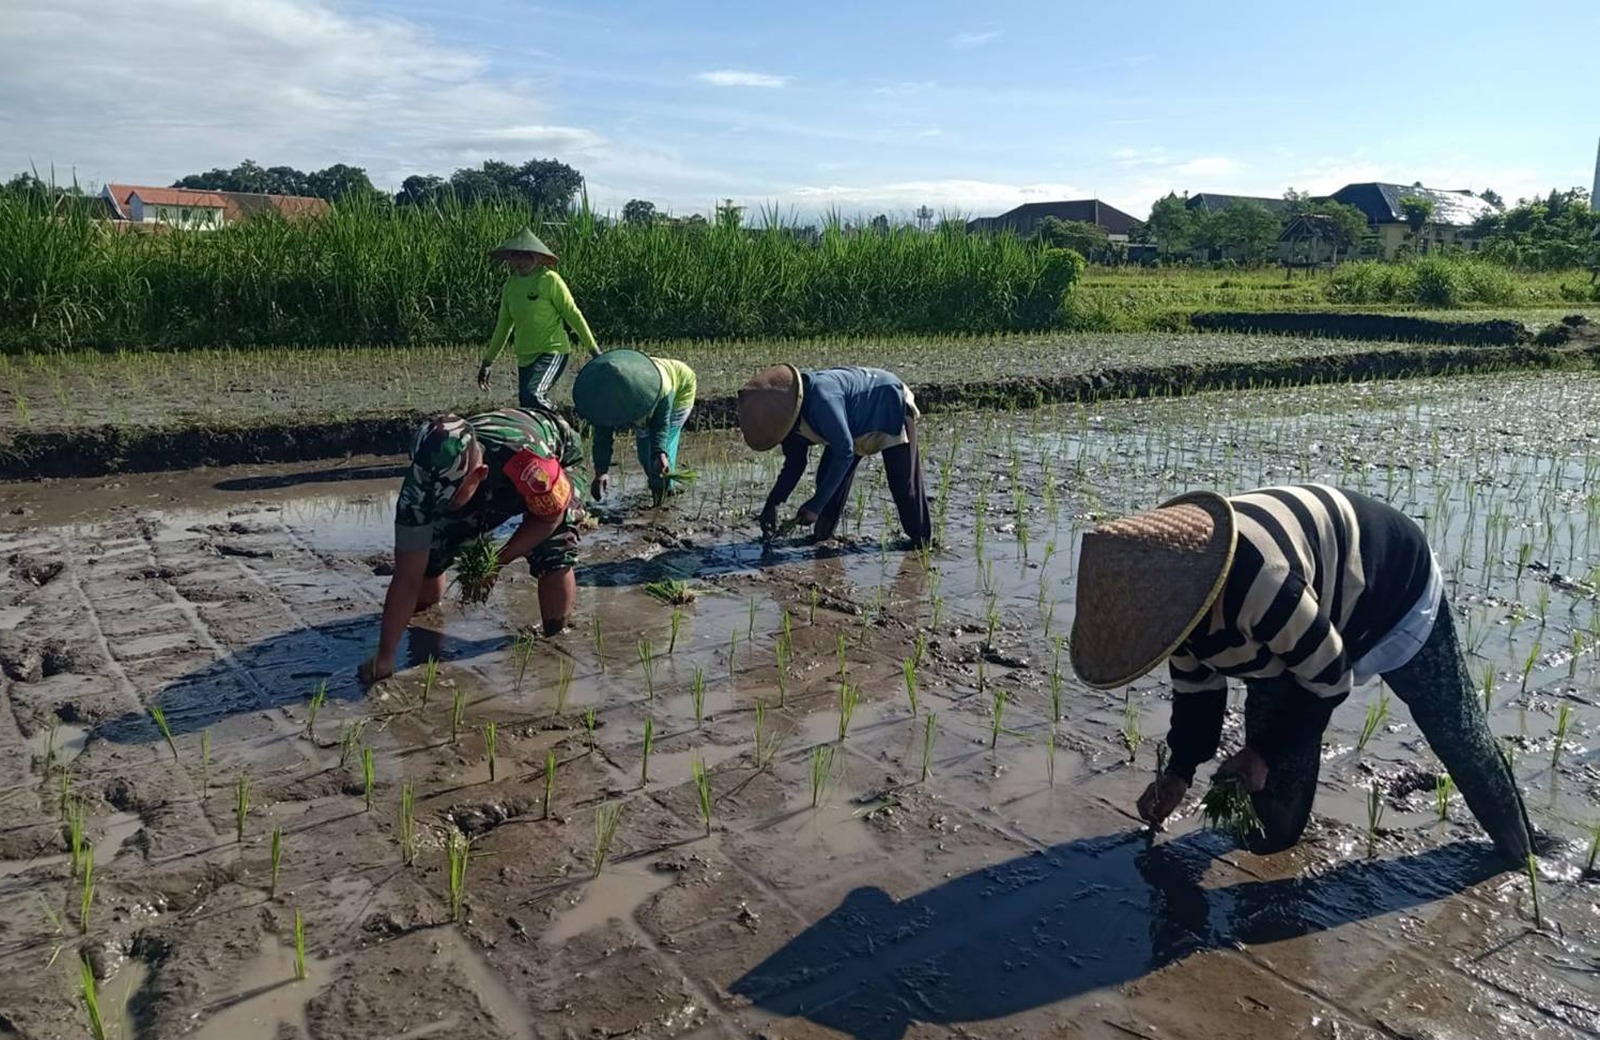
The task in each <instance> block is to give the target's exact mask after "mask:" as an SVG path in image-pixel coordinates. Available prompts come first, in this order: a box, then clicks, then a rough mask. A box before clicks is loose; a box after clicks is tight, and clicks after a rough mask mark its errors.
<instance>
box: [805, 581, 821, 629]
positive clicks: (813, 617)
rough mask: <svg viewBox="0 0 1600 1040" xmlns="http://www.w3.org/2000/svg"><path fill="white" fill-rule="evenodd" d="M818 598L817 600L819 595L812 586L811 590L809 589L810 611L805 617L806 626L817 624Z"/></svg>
mask: <svg viewBox="0 0 1600 1040" xmlns="http://www.w3.org/2000/svg"><path fill="white" fill-rule="evenodd" d="M818 598H819V595H818V593H817V590H816V587H815V586H813V587H812V589H811V609H810V612H809V613H808V614H807V615H806V624H808V625H814V624H816V623H817V600H818Z"/></svg>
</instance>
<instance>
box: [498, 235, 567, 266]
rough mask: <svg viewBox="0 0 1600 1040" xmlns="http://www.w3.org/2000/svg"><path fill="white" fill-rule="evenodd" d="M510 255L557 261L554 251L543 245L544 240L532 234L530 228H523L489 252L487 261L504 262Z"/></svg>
mask: <svg viewBox="0 0 1600 1040" xmlns="http://www.w3.org/2000/svg"><path fill="white" fill-rule="evenodd" d="M510 253H532V254H534V255H535V256H547V257H549V258H550V259H552V260H555V259H557V257H556V254H555V251H554V250H553V249H551V248H550V247H549V246H547V245H545V244H544V239H542V238H540V237H539V236H538V235H536V234H534V233H533V230H532V229H531V228H523V229H522V230H521V231H518V232H517V233H516V234H515V235H512V236H511V237H510V238H508V239H506V240H505V241H504V242H501V243H500V244H499V245H498V246H495V247H494V248H493V249H491V250H489V259H491V260H504V259H505V258H506V256H507V255H508V254H510Z"/></svg>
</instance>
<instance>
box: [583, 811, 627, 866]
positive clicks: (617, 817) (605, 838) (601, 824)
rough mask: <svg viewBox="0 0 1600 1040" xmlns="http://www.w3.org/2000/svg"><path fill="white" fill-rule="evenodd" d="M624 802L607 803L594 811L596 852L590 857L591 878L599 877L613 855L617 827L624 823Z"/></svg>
mask: <svg viewBox="0 0 1600 1040" xmlns="http://www.w3.org/2000/svg"><path fill="white" fill-rule="evenodd" d="M622 809H623V803H622V802H607V803H606V804H604V805H601V806H598V807H596V809H595V811H594V851H593V852H592V853H591V854H590V856H589V876H590V877H599V876H600V870H601V868H603V867H604V866H605V865H606V857H607V856H609V855H610V854H611V843H612V842H613V841H614V840H616V837H617V826H618V824H620V823H621V822H622Z"/></svg>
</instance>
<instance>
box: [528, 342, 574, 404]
mask: <svg viewBox="0 0 1600 1040" xmlns="http://www.w3.org/2000/svg"><path fill="white" fill-rule="evenodd" d="M567 358H568V355H566V354H557V353H554V352H551V353H549V354H540V355H539V356H538V357H536V358H534V359H533V362H532V363H531V364H527V365H523V366H521V367H520V368H518V369H517V403H518V404H519V405H521V406H522V407H524V408H543V409H544V410H545V411H547V412H548V411H554V406H553V405H552V404H551V403H550V390H551V389H552V388H553V387H554V386H555V385H556V381H557V380H559V379H560V378H561V373H563V372H565V371H566V370H567Z"/></svg>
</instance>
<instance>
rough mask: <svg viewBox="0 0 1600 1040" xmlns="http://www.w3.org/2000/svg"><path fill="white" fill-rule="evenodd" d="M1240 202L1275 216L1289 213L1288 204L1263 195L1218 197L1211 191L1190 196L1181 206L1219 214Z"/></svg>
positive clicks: (1282, 200)
mask: <svg viewBox="0 0 1600 1040" xmlns="http://www.w3.org/2000/svg"><path fill="white" fill-rule="evenodd" d="M1241 202H1253V203H1255V204H1256V205H1257V206H1260V207H1261V208H1262V209H1264V210H1266V211H1267V212H1268V213H1272V214H1274V215H1276V216H1284V215H1286V214H1287V213H1288V212H1289V203H1288V202H1287V201H1285V200H1284V199H1273V198H1268V197H1266V196H1263V195H1219V194H1217V193H1216V192H1213V191H1202V192H1200V193H1199V194H1198V195H1190V196H1189V197H1188V198H1187V199H1185V200H1184V202H1183V205H1184V208H1185V209H1197V210H1199V211H1201V212H1202V213H1221V212H1222V211H1223V210H1225V209H1227V208H1228V207H1229V206H1232V205H1235V204H1236V203H1241Z"/></svg>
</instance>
